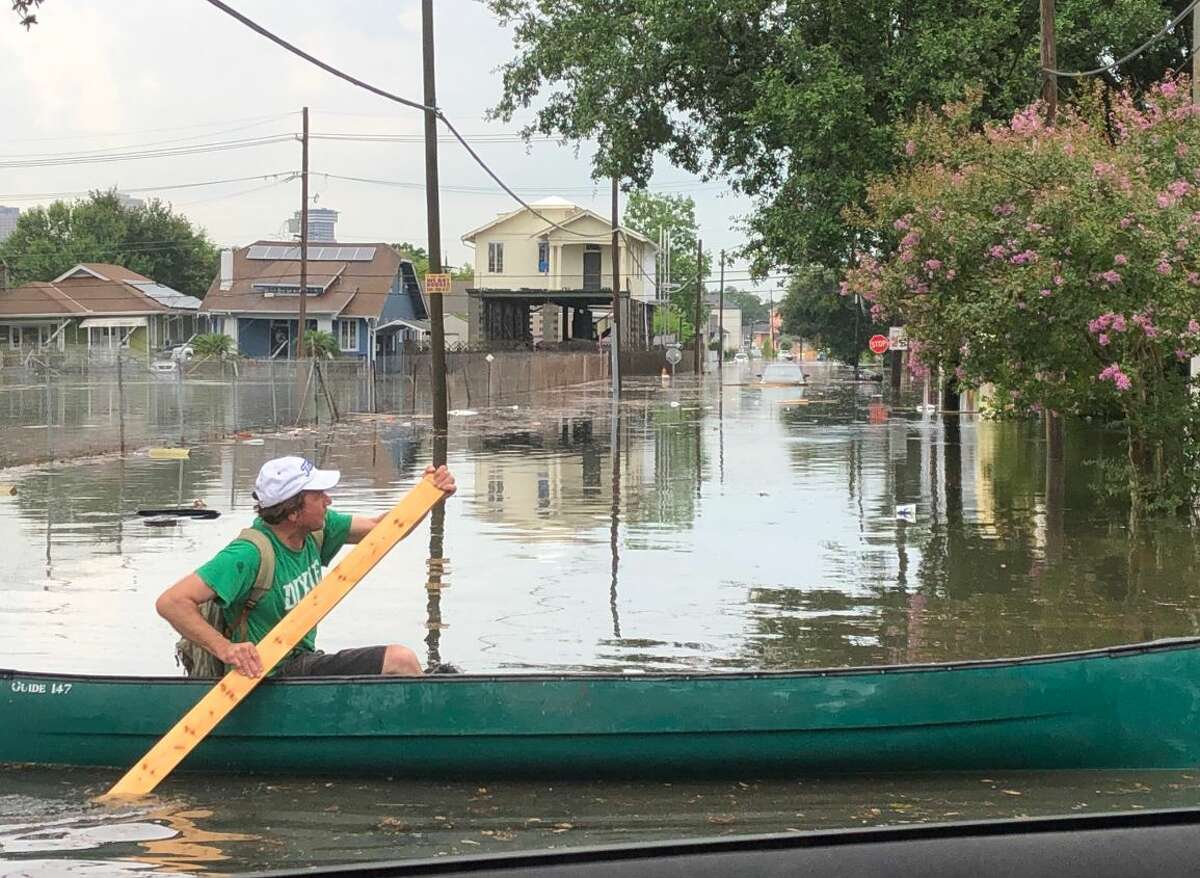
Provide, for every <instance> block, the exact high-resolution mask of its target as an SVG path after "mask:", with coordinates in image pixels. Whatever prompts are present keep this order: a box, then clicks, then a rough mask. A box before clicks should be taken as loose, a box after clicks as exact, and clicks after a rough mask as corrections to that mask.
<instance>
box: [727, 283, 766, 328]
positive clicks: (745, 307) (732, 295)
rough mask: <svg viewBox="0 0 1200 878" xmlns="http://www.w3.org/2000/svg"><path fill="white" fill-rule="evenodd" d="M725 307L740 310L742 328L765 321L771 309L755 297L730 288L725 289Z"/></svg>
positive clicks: (735, 288)
mask: <svg viewBox="0 0 1200 878" xmlns="http://www.w3.org/2000/svg"><path fill="white" fill-rule="evenodd" d="M725 307H726V308H740V309H741V310H742V326H749V325H750V324H751V323H755V322H757V321H759V320H766V319H767V315H768V314H770V313H771V307H770V306H769V305H768V304H767V303H766V302H764V301H763V300H762V299H760V298H759V297H758V296H757V295H755V294H754V293H747V292H745V291H743V290H739V289H738V288H737V287H731V286H726V287H725Z"/></svg>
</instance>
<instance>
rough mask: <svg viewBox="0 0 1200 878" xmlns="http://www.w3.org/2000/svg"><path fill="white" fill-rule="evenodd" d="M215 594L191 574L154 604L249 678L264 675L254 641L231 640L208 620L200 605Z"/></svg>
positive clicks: (186, 634)
mask: <svg viewBox="0 0 1200 878" xmlns="http://www.w3.org/2000/svg"><path fill="white" fill-rule="evenodd" d="M215 597H216V594H215V593H214V592H213V590H212V589H211V588H209V587H208V586H207V585H205V584H204V580H203V579H201V578H200V577H199V576H197V575H196V574H195V573H189V574H188V575H187V576H185V577H183V579H181V580H179V581H178V582H177V583H175V584H174V585H172V586H171V587H170V588H168V589H167V590H166V591H164V592H163V593H162V594H161V595H159V596H158V600H157V601H155V603H154V609H156V610H157V611H158V615H160V616H162V617H163V618H164V619H166V620H167V621H168V622H170V623H171V627H172V628H174V629H175V630H176V631H178V632H179V633H180V634H182V635H183V636H184V637H186V638H187V639H188V640H190V641H192V642H193V643H198V644H200V646H202V647H204V648H205V649H206V650H208V651H209V652H210V653H212V654H213V655H214V656H216V657H217V658H218V659H219V660H221V661H222V662H224V663H225V664H227V665H232V666H233V667H234V668H236V669H237V670H238V671H240V672H241V673H242V674H244V675H245V676H247V677H257V676H259V675H260V674H262V659H261V658H260V657H259V655H258V649H257V647H255V646H254V644H252V643H232V642H230V640H229V639H228V638H227V637H225V635H223V634H222V633H221V632H220V631H218V630H217V629H216V628H214V627H213V626H211V625H209V624H208V622H206V621H205V619H204V616H202V615H201V614H200V605H201V604H202V603H204V602H205V601H210V600H212V599H213V598H215Z"/></svg>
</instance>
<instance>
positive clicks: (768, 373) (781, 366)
mask: <svg viewBox="0 0 1200 878" xmlns="http://www.w3.org/2000/svg"><path fill="white" fill-rule="evenodd" d="M806 380H807V379H806V378H805V376H804V372H803V371H802V370H801V369H800V366H799V364H797V363H789V362H787V361H786V360H785V361H784V362H781V363H768V364H767V365H766V366H765V367H764V368H763V373H762V383H763V384H804V383H805V381H806Z"/></svg>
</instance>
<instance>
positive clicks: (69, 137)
mask: <svg viewBox="0 0 1200 878" xmlns="http://www.w3.org/2000/svg"><path fill="white" fill-rule="evenodd" d="M298 113H299V111H298V110H296V111H292V112H290V113H275V114H273V115H270V116H243V117H240V118H237V119H221V120H220V121H215V122H196V123H193V124H191V125H173V126H171V127H168V128H142V129H138V130H134V131H93V132H90V133H88V134H83V133H79V134H64V135H60V136H58V137H20V138H13V139H5V140H0V143H48V142H52V141H58V140H87V139H88V138H92V137H122V136H124V135H127V134H158V133H161V132H163V131H189V130H192V129H195V128H216V127H217V126H219V125H228V124H229V123H231V122H254V121H264V122H265V121H268V120H271V119H283V118H286V117H288V116H295V115H298ZM248 127H250V126H248ZM197 136H203V135H197Z"/></svg>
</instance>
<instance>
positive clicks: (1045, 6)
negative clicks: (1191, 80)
mask: <svg viewBox="0 0 1200 878" xmlns="http://www.w3.org/2000/svg"><path fill="white" fill-rule="evenodd" d="M1194 14H1195V12H1193V15H1194ZM1192 63H1193V64H1194V63H1195V62H1194V61H1193V62H1192ZM1056 69H1058V59H1057V57H1056V52H1055V46H1054V0H1042V100H1043V101H1045V102H1046V124H1047V125H1053V124H1054V121H1055V119H1056V118H1057V116H1058V77H1057V76H1055V75H1054V74H1053V73H1051V72H1050V71H1051V70H1056Z"/></svg>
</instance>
